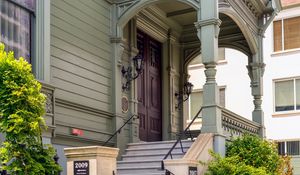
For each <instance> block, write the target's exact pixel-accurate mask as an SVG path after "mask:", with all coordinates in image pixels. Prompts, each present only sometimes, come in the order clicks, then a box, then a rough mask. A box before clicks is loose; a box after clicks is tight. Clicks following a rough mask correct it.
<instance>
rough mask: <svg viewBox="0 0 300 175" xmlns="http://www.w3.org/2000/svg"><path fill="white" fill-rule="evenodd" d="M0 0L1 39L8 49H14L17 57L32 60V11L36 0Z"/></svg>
mask: <svg viewBox="0 0 300 175" xmlns="http://www.w3.org/2000/svg"><path fill="white" fill-rule="evenodd" d="M13 1H14V2H16V3H18V4H19V5H21V6H23V7H24V8H22V7H20V6H17V5H16V4H15V3H13V2H11V1H9V0H0V17H1V18H0V22H1V28H0V33H1V37H0V40H1V42H3V43H4V44H5V45H6V50H8V51H10V50H12V51H14V53H15V57H17V58H18V57H24V58H25V59H27V60H28V61H29V62H30V60H29V59H30V57H31V55H30V48H31V31H30V30H31V29H30V28H31V21H30V20H31V13H32V11H34V9H35V0H13Z"/></svg>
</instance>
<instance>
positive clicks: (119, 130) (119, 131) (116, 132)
mask: <svg viewBox="0 0 300 175" xmlns="http://www.w3.org/2000/svg"><path fill="white" fill-rule="evenodd" d="M134 117H137V118H139V116H138V115H135V114H133V115H132V116H131V117H130V118H129V119H128V120H127V121H126V122H125V123H124V124H123V125H122V126H121V127H120V128H119V129H118V130H116V131H115V133H114V134H113V135H111V136H110V137H109V138H108V139H107V140H106V142H105V143H104V144H103V145H102V146H105V145H106V144H107V143H108V142H109V141H110V140H111V139H112V138H113V137H114V136H116V135H117V134H118V133H121V131H122V129H123V128H124V126H125V125H126V124H127V123H129V121H130V120H131V119H133V118H134Z"/></svg>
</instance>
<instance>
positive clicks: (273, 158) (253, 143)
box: [226, 134, 283, 175]
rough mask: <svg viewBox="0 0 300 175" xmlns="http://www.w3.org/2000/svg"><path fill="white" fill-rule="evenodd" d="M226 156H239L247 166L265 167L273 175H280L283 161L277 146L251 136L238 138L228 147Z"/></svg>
mask: <svg viewBox="0 0 300 175" xmlns="http://www.w3.org/2000/svg"><path fill="white" fill-rule="evenodd" d="M226 151H227V152H226V156H228V157H231V156H238V157H239V158H240V160H241V161H243V162H244V163H245V164H246V165H250V166H253V167H255V168H259V167H264V168H266V171H267V172H269V173H271V174H274V175H275V174H278V170H279V168H280V166H281V164H282V163H283V162H282V159H281V157H280V156H279V154H278V150H277V146H276V144H274V143H272V142H269V141H267V140H263V139H261V138H259V137H258V136H252V135H249V134H246V135H244V136H243V137H238V138H237V139H235V140H233V141H232V142H231V143H229V144H228V145H227V150H226Z"/></svg>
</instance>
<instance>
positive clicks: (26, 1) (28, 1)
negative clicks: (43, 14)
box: [12, 0, 36, 11]
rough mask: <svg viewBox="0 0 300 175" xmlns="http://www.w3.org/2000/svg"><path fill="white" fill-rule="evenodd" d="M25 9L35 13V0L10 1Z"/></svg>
mask: <svg viewBox="0 0 300 175" xmlns="http://www.w3.org/2000/svg"><path fill="white" fill-rule="evenodd" d="M12 1H14V2H16V3H18V4H20V5H22V6H23V7H25V8H28V9H30V10H32V11H35V1H36V0H12Z"/></svg>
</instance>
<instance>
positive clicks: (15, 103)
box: [0, 44, 60, 175]
mask: <svg viewBox="0 0 300 175" xmlns="http://www.w3.org/2000/svg"><path fill="white" fill-rule="evenodd" d="M0 75H1V76H0V132H1V133H3V134H4V135H5V141H4V142H3V143H2V147H1V148H0V161H1V164H2V167H1V168H2V169H5V170H7V171H8V172H9V173H10V174H17V175H52V174H57V172H58V171H59V170H60V167H59V165H57V164H55V161H54V160H53V156H54V155H55V150H54V149H53V148H52V147H51V146H50V145H43V144H42V139H41V127H44V128H46V125H45V121H44V118H43V115H44V113H45V109H44V107H45V98H46V97H45V95H44V94H42V93H41V92H40V90H41V84H40V83H39V82H38V81H36V80H35V78H34V76H33V75H32V73H31V65H30V64H28V63H27V62H26V61H25V60H24V59H23V58H20V59H18V60H17V59H15V58H14V54H13V52H9V53H7V52H5V50H4V45H3V44H0Z"/></svg>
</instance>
